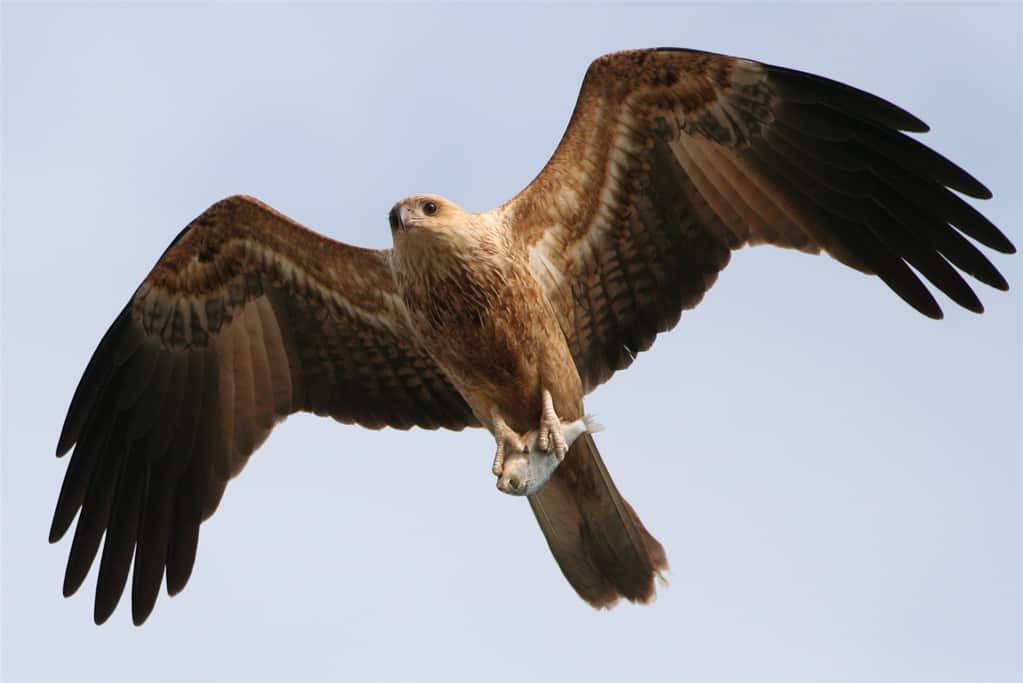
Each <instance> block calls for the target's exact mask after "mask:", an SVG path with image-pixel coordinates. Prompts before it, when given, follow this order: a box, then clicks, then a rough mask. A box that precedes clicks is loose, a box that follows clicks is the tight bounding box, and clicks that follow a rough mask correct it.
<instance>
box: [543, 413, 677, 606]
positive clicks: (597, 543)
mask: <svg viewBox="0 0 1023 683" xmlns="http://www.w3.org/2000/svg"><path fill="white" fill-rule="evenodd" d="M529 504H530V505H531V506H532V508H533V514H535V515H536V520H537V521H538V522H539V523H540V528H541V529H542V530H543V534H544V536H545V537H546V538H547V545H549V546H550V549H551V552H552V553H554V559H555V560H556V561H557V563H558V566H559V567H561V572H562V573H563V574H564V575H565V578H566V579H568V582H569V583H570V584H572V588H574V589H575V591H576V593H578V594H579V597H581V598H582V599H583V600H585V601H586V602H588V603H590V604H591V605H592V606H593V607H598V608H599V607H611V606H613V605H614V604H615V603H616V602H618V599H619V598H623V597H624V598H625V599H627V600H629V601H631V602H649V601H650V600H652V599H653V598H654V594H655V592H656V591H655V586H654V579H655V578H658V577H660V573H661V572H662V571H664V570H667V569H668V561H667V559H666V558H665V556H664V548H662V547H661V544H660V543H658V542H657V539H655V538H654V537H653V536H651V535H650V532H648V531H647V530H646V528H645V527H644V526H643V523H642V522H641V521H639V517H637V516H636V512H635V511H634V510H633V509H632V506H631V505H629V504H628V503H627V502H625V499H624V498H622V496H621V494H619V493H618V489H617V488H615V485H614V482H613V481H611V475H609V474H608V473H607V469H606V468H605V467H604V462H603V461H602V460H601V459H600V453H598V452H597V445H596V444H595V443H594V442H593V437H592V436H591V435H590V434H588V433H587V434H583V435H582V436H580V437H579V438H578V439H576V441H575V443H573V444H572V447H571V448H569V450H568V455H566V456H565V461H564V462H562V463H561V465H560V466H559V467H558V469H556V470H555V471H554V474H553V475H552V476H551V478H550V480H548V481H547V483H546V484H544V487H543V488H542V489H540V490H539V491H538V492H537V493H534V494H533V495H531V496H529Z"/></svg>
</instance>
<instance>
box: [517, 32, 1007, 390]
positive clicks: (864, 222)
mask: <svg viewBox="0 0 1023 683" xmlns="http://www.w3.org/2000/svg"><path fill="white" fill-rule="evenodd" d="M926 130H927V126H926V125H925V124H924V123H923V122H922V121H920V120H919V119H917V118H916V117H914V116H912V115H911V114H909V113H908V112H905V111H903V110H902V109H900V108H898V107H896V106H895V105H893V104H891V103H889V102H886V101H884V100H883V99H881V98H879V97H876V96H874V95H871V94H869V93H865V92H863V91H861V90H857V89H855V88H852V87H850V86H847V85H843V84H841V83H837V82H835V81H831V80H828V79H826V78H821V77H819V76H814V75H811V74H807V73H803V72H799V71H794V70H791V69H784V68H781V67H775V66H770V65H766V64H760V63H757V62H753V61H750V60H745V59H738V58H735V57H728V56H724V55H716V54H710V53H705V52H696V51H691V50H677V49H655V50H634V51H628V52H620V53H615V54H611V55H605V56H604V57H601V58H599V59H597V60H596V61H594V62H593V64H592V65H591V66H590V68H589V70H588V71H587V73H586V77H585V79H584V81H583V85H582V89H581V91H580V93H579V99H578V101H577V103H576V107H575V111H574V112H573V114H572V118H571V120H570V122H569V125H568V129H567V130H566V131H565V135H564V137H563V138H562V140H561V143H560V144H559V146H558V148H557V150H556V151H555V153H554V155H553V157H552V158H551V159H550V161H549V162H548V163H547V165H546V166H545V167H544V169H543V170H542V171H541V172H540V174H539V175H538V176H537V177H536V179H534V180H533V182H532V183H530V185H529V186H528V187H526V188H525V189H524V190H523V191H522V192H520V193H519V194H518V195H516V197H515V198H513V199H512V200H511V201H509V202H508V203H507V204H505V205H504V206H502V207H500V208H499V209H498V210H497V211H499V212H500V213H501V215H502V220H503V221H504V222H505V224H506V225H508V226H509V228H510V229H511V230H512V231H514V232H515V233H516V234H517V235H518V237H519V238H520V239H521V241H522V244H523V246H524V248H525V249H526V251H527V253H528V257H529V259H530V265H531V267H532V269H533V272H534V273H535V275H536V277H537V279H538V280H539V281H540V282H541V284H542V285H543V287H544V291H545V293H546V294H547V296H548V298H549V299H550V300H551V302H552V303H553V304H554V305H555V307H556V315H557V317H558V319H559V321H560V322H561V324H562V328H563V329H564V331H565V335H566V337H567V338H568V340H569V345H570V346H571V348H572V354H573V357H574V358H575V361H576V365H577V367H578V369H579V372H580V375H581V376H582V378H583V383H584V386H585V389H586V391H591V390H592V389H593V388H594V387H596V386H597V385H599V384H600V383H602V382H604V381H606V380H607V379H608V378H609V377H610V376H611V375H612V374H613V373H614V372H615V371H617V370H620V369H622V368H624V367H627V366H628V365H629V364H630V363H631V362H632V359H633V358H634V357H635V354H636V353H638V352H639V351H642V350H645V349H646V348H649V346H650V345H651V344H652V343H653V339H654V337H655V336H656V334H657V333H658V332H663V331H665V330H667V329H670V328H671V327H673V326H674V325H675V324H676V323H677V322H678V319H679V316H680V314H681V312H682V311H683V310H685V309H688V308H691V307H692V306H694V305H696V304H697V303H698V302H699V301H700V298H701V297H702V295H703V293H704V292H705V291H706V290H707V289H708V288H709V287H710V286H711V285H712V284H713V282H714V280H715V276H716V274H717V273H718V272H719V271H720V270H721V269H723V268H724V267H725V266H726V265H727V263H728V252H729V251H730V250H734V249H738V248H741V247H743V246H745V245H753V244H773V245H776V246H781V247H787V248H793V249H799V250H801V251H805V252H809V253H817V252H819V251H826V252H828V253H829V254H831V255H832V256H834V257H835V258H836V259H838V260H839V261H841V262H842V263H845V264H846V265H849V266H852V267H854V268H857V269H859V270H862V271H864V272H866V273H872V274H876V275H878V276H879V277H880V278H881V279H882V280H883V281H884V282H885V283H886V284H887V285H888V286H889V287H891V288H892V289H893V290H894V291H895V292H896V293H897V294H898V295H899V296H900V297H902V298H903V299H905V300H906V301H907V302H908V303H909V304H910V305H912V306H913V307H915V308H916V309H917V310H919V311H920V312H922V313H924V314H925V315H928V316H931V317H935V318H937V317H941V309H940V307H939V306H938V303H937V302H936V301H935V299H934V297H933V296H932V295H931V294H930V292H929V291H928V289H927V287H926V286H925V285H924V284H923V283H922V282H921V281H920V279H919V277H918V275H917V274H916V273H914V272H913V270H911V269H910V266H912V267H913V268H915V269H916V270H917V272H918V273H919V274H920V275H922V276H923V277H924V278H925V279H927V280H928V281H930V282H931V283H932V284H933V285H934V286H935V287H937V288H938V289H940V290H941V291H942V292H944V293H945V294H947V295H948V296H949V297H950V298H951V299H952V300H953V301H955V302H956V303H958V304H960V305H961V306H963V307H965V308H967V309H969V310H972V311H977V312H979V311H981V310H983V308H982V306H981V304H980V301H979V299H978V298H977V296H976V294H975V293H974V292H973V290H972V289H971V288H970V286H969V285H968V284H967V283H966V281H965V280H964V279H963V278H962V277H961V276H960V275H959V273H958V272H957V271H956V270H955V269H956V268H958V269H959V270H962V271H963V272H965V273H967V274H969V275H971V276H973V277H974V278H976V279H978V280H980V281H981V282H984V283H985V284H988V285H991V286H993V287H996V288H999V289H1005V288H1007V284H1006V283H1005V280H1004V278H1002V276H1001V275H1000V274H999V273H998V271H997V270H996V269H995V268H994V266H992V265H991V264H990V262H989V261H988V260H987V259H986V258H985V257H984V255H983V254H981V253H980V252H979V251H978V250H977V249H976V248H975V247H974V246H973V245H972V244H971V243H969V242H968V241H967V240H965V239H963V237H962V236H961V234H960V233H962V234H965V235H968V236H969V237H971V238H973V239H975V240H977V241H978V242H980V243H981V244H983V245H985V246H987V247H990V248H992V249H995V250H997V251H1001V252H1005V253H1011V252H1013V251H1014V247H1013V245H1012V244H1011V243H1010V242H1009V240H1008V239H1007V238H1006V237H1005V235H1004V234H1002V233H1001V232H1000V231H999V230H998V229H997V228H996V227H995V226H994V225H992V224H991V222H990V221H988V220H987V219H986V218H985V217H984V216H982V215H981V214H980V213H979V212H978V211H977V210H976V209H974V208H973V207H972V206H970V205H969V204H968V203H966V202H965V201H964V200H963V199H962V198H960V197H959V196H957V195H956V194H955V193H953V192H951V191H950V189H952V190H956V191H958V192H961V193H963V194H966V195H969V196H973V197H977V198H982V199H983V198H988V197H990V196H991V193H990V192H989V191H988V189H987V188H986V187H984V186H983V185H982V184H981V183H980V182H979V181H977V180H976V179H975V178H973V177H972V176H971V175H969V174H968V173H966V172H965V171H964V170H962V169H961V168H959V167H958V166H956V165H955V164H953V163H952V162H951V161H949V160H947V159H945V158H944V157H942V156H941V155H940V154H938V153H937V152H934V151H933V150H931V149H929V148H928V147H926V146H925V145H923V144H921V143H920V142H918V141H917V140H914V139H912V138H910V137H908V136H906V135H905V134H904V133H902V132H901V131H913V132H923V131H926ZM651 246H653V247H655V248H650V247H651Z"/></svg>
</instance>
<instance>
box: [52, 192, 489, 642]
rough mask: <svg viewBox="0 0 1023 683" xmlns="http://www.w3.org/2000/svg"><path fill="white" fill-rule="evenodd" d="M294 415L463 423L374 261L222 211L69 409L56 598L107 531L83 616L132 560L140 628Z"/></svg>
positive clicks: (175, 252)
mask: <svg viewBox="0 0 1023 683" xmlns="http://www.w3.org/2000/svg"><path fill="white" fill-rule="evenodd" d="M299 410H307V411H312V412H315V413H317V414H321V415H329V416H331V417H333V418H335V419H337V420H339V421H342V422H346V423H359V424H362V425H365V426H368V427H373V428H380V427H384V426H391V427H396V428H400V429H407V428H409V427H412V426H420V427H425V428H430V429H435V428H438V427H445V428H449V429H461V428H463V427H466V426H474V425H476V424H477V422H476V418H475V417H474V416H473V414H472V411H471V410H470V409H469V407H468V406H467V405H466V403H465V401H464V400H463V399H462V398H461V396H460V395H459V394H458V393H457V392H456V391H455V390H454V389H453V388H452V387H451V385H450V383H449V382H448V381H447V380H446V378H445V375H444V374H443V372H442V371H441V370H440V369H439V368H438V367H436V365H435V364H434V363H433V361H432V360H430V358H429V356H427V355H426V354H425V353H424V352H423V351H422V350H421V349H420V348H419V347H418V346H417V345H416V342H415V341H414V336H413V335H412V334H411V333H410V331H409V329H408V327H407V322H406V319H405V314H404V312H403V309H402V308H401V304H400V301H399V300H398V298H397V295H396V293H395V285H394V281H393V277H392V274H391V270H390V265H389V254H388V252H385V251H372V250H367V249H358V248H356V247H351V246H348V245H346V244H342V243H339V242H333V241H331V240H328V239H326V238H323V237H320V236H318V235H316V234H314V233H312V232H310V231H308V230H306V229H305V228H303V227H302V226H300V225H298V224H297V223H295V222H294V221H291V220H290V219H288V218H286V217H284V216H282V215H281V214H279V213H277V212H276V211H274V210H273V209H270V208H269V207H267V206H265V205H263V204H261V203H260V202H258V201H256V200H254V199H250V198H247V197H231V198H228V199H225V200H223V201H221V202H218V203H217V204H215V205H214V206H212V207H210V209H208V210H207V211H206V212H205V213H203V214H202V215H201V216H199V217H198V218H197V219H196V220H195V221H193V222H192V223H191V224H190V225H189V226H188V228H186V229H185V230H184V231H183V232H182V233H181V234H180V235H179V236H178V238H177V239H176V240H175V241H174V242H173V243H172V245H171V246H170V247H169V248H168V249H167V251H166V252H165V253H164V254H163V256H162V257H161V258H160V260H159V261H158V262H157V264H156V265H155V266H154V268H153V270H152V271H151V272H150V274H149V275H148V277H147V278H146V279H145V281H144V282H143V283H142V285H141V286H140V287H139V289H138V290H137V291H136V293H135V295H134V296H133V297H132V300H131V301H130V302H129V303H128V305H127V306H126V307H125V309H124V311H123V312H122V313H121V314H120V315H119V316H118V318H117V320H115V322H114V324H113V325H112V326H111V328H110V330H109V331H108V332H107V334H106V335H104V337H103V340H102V341H101V342H100V345H99V347H98V348H97V350H96V352H95V353H94V355H93V358H92V359H91V360H90V362H89V364H88V366H87V368H86V371H85V373H84V375H83V377H82V380H81V382H80V383H79V386H78V389H77V390H76V392H75V395H74V398H73V399H72V402H71V407H70V409H69V411H68V416H67V419H66V420H65V423H64V428H63V430H62V433H61V437H60V440H59V444H58V454H63V453H65V452H67V451H68V450H70V449H71V448H72V446H75V450H74V453H73V455H72V458H71V465H70V466H69V468H68V470H67V473H66V475H65V481H64V485H63V487H62V490H61V494H60V497H59V499H58V503H57V507H56V510H55V512H54V519H53V524H52V527H51V533H50V538H51V540H52V541H55V540H57V539H59V538H60V537H61V536H63V534H64V533H65V531H66V530H67V529H68V527H69V526H70V524H71V522H72V520H73V519H74V516H75V514H76V513H77V512H79V510H80V511H81V514H80V516H79V522H78V527H77V529H76V532H75V538H74V541H73V543H72V548H71V553H70V556H69V558H68V567H67V572H66V575H65V583H64V592H65V594H70V593H73V592H74V591H75V590H77V589H78V587H79V586H80V585H81V583H82V581H83V580H84V578H85V576H86V574H87V573H88V570H89V567H90V565H91V564H92V560H93V558H94V557H95V555H96V553H97V551H98V548H99V543H100V540H101V538H102V536H103V535H104V533H105V534H106V536H107V540H106V543H105V546H104V551H103V556H102V561H101V566H100V578H99V582H98V585H97V594H96V609H95V619H96V621H97V623H100V622H102V621H104V620H106V619H107V618H108V617H109V616H110V614H111V612H112V611H113V610H114V608H115V607H116V605H117V602H118V599H119V598H120V595H121V593H122V591H123V589H124V586H125V583H126V579H127V573H128V568H129V565H130V564H131V560H132V557H133V554H134V573H133V581H132V614H133V619H134V621H135V623H137V624H138V623H141V622H142V621H144V620H145V619H146V617H147V616H148V615H149V613H150V611H151V610H152V608H153V605H154V604H155V602H156V598H157V594H158V591H159V587H160V583H161V581H162V580H163V577H164V573H165V572H166V576H167V587H168V591H169V592H170V593H176V592H178V591H179V590H181V589H182V588H183V587H184V585H185V583H186V582H187V580H188V577H189V575H190V574H191V570H192V564H193V562H194V560H195V551H196V543H197V540H198V528H199V524H200V522H201V521H202V520H203V519H205V518H207V517H208V516H209V515H210V514H212V513H213V511H214V510H215V509H216V506H217V504H218V503H219V501H220V498H221V496H222V495H223V492H224V488H225V486H226V484H227V481H228V480H229V479H230V478H231V477H233V476H235V475H236V474H237V473H238V472H239V471H240V470H241V469H242V467H244V465H245V463H246V461H247V460H248V458H249V456H250V455H251V453H252V452H253V451H254V450H255V449H256V448H257V447H258V446H259V444H261V443H262V442H263V440H265V439H266V437H267V436H268V435H269V433H270V430H271V429H272V428H273V425H274V424H275V423H277V422H279V421H280V420H282V419H284V418H285V417H286V416H287V415H288V414H290V413H292V412H295V411H299ZM76 444H77V446H76Z"/></svg>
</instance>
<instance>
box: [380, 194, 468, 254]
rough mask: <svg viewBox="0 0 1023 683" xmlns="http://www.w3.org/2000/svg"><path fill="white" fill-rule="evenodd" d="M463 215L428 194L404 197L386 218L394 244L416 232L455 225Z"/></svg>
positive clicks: (441, 200)
mask: <svg viewBox="0 0 1023 683" xmlns="http://www.w3.org/2000/svg"><path fill="white" fill-rule="evenodd" d="M462 213H464V212H463V211H462V209H461V208H459V207H458V206H456V205H455V204H453V203H451V202H449V201H448V200H446V199H444V198H443V197H438V196H436V195H430V194H420V195H413V196H412V197H406V198H405V199H402V200H401V201H400V202H398V203H397V204H395V205H394V207H392V208H391V212H390V213H389V214H388V216H387V218H388V221H389V222H390V224H391V236H392V238H393V239H394V241H395V244H397V243H398V241H399V240H402V239H404V237H405V236H406V235H410V234H412V233H414V232H417V231H428V232H436V231H440V230H444V229H445V228H447V227H449V226H451V225H457V224H458V219H459V218H461V214H462Z"/></svg>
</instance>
